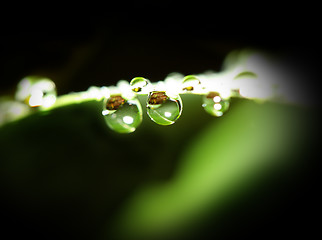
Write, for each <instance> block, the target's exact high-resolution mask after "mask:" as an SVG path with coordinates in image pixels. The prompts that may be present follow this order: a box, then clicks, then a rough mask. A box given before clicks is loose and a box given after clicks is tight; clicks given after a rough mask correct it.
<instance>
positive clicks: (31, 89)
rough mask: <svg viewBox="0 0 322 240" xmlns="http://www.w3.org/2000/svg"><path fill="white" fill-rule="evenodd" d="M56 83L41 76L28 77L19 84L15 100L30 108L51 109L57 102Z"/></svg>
mask: <svg viewBox="0 0 322 240" xmlns="http://www.w3.org/2000/svg"><path fill="white" fill-rule="evenodd" d="M56 97H57V93H56V86H55V83H54V82H53V81H52V80H50V79H48V78H46V77H39V76H28V77H25V78H23V79H22V80H21V81H20V82H19V83H18V89H17V92H16V95H15V98H16V99H17V100H19V101H23V102H25V103H26V104H28V105H29V106H30V107H39V106H42V107H50V106H52V105H53V104H54V103H55V102H56Z"/></svg>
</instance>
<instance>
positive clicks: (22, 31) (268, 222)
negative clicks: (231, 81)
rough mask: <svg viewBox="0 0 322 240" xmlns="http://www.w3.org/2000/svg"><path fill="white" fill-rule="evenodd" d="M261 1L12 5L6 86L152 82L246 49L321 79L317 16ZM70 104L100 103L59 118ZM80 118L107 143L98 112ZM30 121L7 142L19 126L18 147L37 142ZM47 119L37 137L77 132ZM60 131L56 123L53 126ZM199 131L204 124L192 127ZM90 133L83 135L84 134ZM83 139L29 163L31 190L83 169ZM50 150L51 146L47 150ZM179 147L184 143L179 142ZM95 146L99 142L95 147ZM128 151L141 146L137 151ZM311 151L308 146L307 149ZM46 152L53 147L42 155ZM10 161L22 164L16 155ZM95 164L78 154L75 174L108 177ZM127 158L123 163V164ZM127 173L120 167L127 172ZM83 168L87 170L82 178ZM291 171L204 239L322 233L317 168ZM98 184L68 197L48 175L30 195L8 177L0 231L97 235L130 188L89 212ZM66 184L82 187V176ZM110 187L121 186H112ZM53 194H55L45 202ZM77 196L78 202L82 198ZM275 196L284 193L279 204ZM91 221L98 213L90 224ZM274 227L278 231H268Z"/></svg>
mask: <svg viewBox="0 0 322 240" xmlns="http://www.w3.org/2000/svg"><path fill="white" fill-rule="evenodd" d="M208 7H209V6H208ZM265 7H266V6H259V7H258V8H256V10H252V9H246V10H243V11H242V10H240V11H238V8H237V11H236V12H237V14H236V13H235V12H234V11H231V9H230V8H227V7H226V8H218V9H214V10H212V9H210V10H206V9H207V6H203V7H201V8H198V9H193V8H191V9H189V10H186V9H184V8H182V9H181V8H178V9H173V8H172V7H163V6H156V7H154V8H153V10H150V9H147V8H145V7H133V8H132V9H126V10H121V11H120V10H111V9H109V10H107V11H106V12H104V11H103V13H98V12H91V13H89V12H84V13H82V14H81V13H78V14H76V15H77V16H74V15H72V14H70V15H69V14H66V13H61V12H60V11H54V12H50V11H49V10H48V9H49V8H50V7H48V8H42V9H41V10H38V11H23V12H24V13H23V14H21V12H13V14H11V15H10V17H8V18H4V17H3V18H2V19H1V30H0V32H1V41H0V44H1V46H0V52H1V55H0V60H1V71H0V79H1V90H0V93H1V95H6V94H13V93H14V91H15V86H16V84H17V83H18V81H19V80H20V79H21V78H22V77H24V76H26V75H34V74H36V75H44V76H48V77H49V78H51V79H53V80H54V82H55V83H56V85H57V89H58V94H66V93H69V92H71V91H82V90H86V89H87V88H88V87H89V86H91V85H97V86H101V85H107V86H108V85H113V84H116V82H117V81H118V80H120V79H125V80H130V79H132V78H133V77H135V76H144V77H147V78H149V79H150V80H151V81H159V80H162V79H164V77H165V76H166V75H167V74H169V73H171V72H174V71H175V72H180V73H183V74H194V73H202V72H204V71H207V70H216V71H219V70H220V67H221V64H222V61H223V59H224V57H225V56H226V55H227V54H228V53H229V52H230V51H232V50H235V49H243V48H248V47H250V48H255V49H258V50H263V51H266V52H268V53H270V54H272V55H274V56H280V57H283V58H285V59H290V60H292V62H294V68H296V69H298V68H301V69H303V71H304V72H307V73H308V75H309V76H310V78H309V80H308V82H307V84H308V85H310V84H313V82H314V83H315V82H316V77H317V74H316V72H317V71H316V67H317V66H318V60H319V58H318V56H319V55H318V54H317V52H318V50H319V48H320V45H318V44H317V43H318V41H317V40H318V39H317V34H316V33H317V32H318V29H317V28H316V22H315V18H316V17H315V15H314V13H312V12H311V13H312V14H309V15H306V16H305V20H303V18H304V17H303V16H302V14H304V12H307V13H308V11H307V10H306V9H305V8H303V9H302V8H300V7H298V8H297V9H295V10H294V9H292V8H285V9H280V8H279V7H276V8H272V9H270V8H268V9H267V8H265ZM264 9H266V11H267V12H265V11H264ZM73 10H74V11H73V13H75V12H77V11H76V9H73ZM67 13H69V12H67ZM219 13H220V14H219ZM299 16H300V17H299ZM312 76H313V78H312ZM89 107H90V106H89ZM84 109H85V108H84ZM88 109H90V108H88ZM64 111H65V112H64ZM70 111H79V112H80V116H82V117H84V114H85V113H90V112H91V111H92V112H94V111H95V110H86V111H88V112H86V111H85V110H82V109H81V108H76V109H75V108H73V109H68V108H67V109H65V110H62V111H59V112H58V114H61V116H62V118H61V119H64V121H66V120H68V119H66V116H65V115H66V113H69V112H70ZM83 111H84V112H83ZM67 115H68V114H67ZM74 120H75V118H71V119H70V121H74ZM82 121H89V122H90V124H92V125H90V124H89V125H90V126H91V129H90V130H92V131H94V132H95V131H96V132H95V134H96V135H95V137H96V138H97V137H99V138H101V139H100V142H101V144H102V146H103V145H104V144H105V143H106V141H107V140H104V137H105V135H104V134H102V133H100V132H99V131H100V128H99V127H96V125H95V124H97V123H94V122H93V121H94V120H93V118H91V117H88V118H86V119H82V120H80V122H79V123H77V122H76V123H75V129H77V126H79V128H81V127H82V126H84V125H83V122H82ZM28 124H30V126H31V127H33V123H32V118H31V119H30V120H29V122H26V125H25V126H22V127H21V128H19V127H13V128H12V129H10V128H9V130H6V132H4V133H3V134H4V135H3V136H2V140H3V141H5V140H6V139H8V140H11V141H13V143H12V144H14V141H15V140H14V139H13V138H12V137H10V135H9V134H10V131H13V132H14V133H15V134H16V135H14V136H19V134H18V133H19V131H21V132H22V134H21V139H19V144H23V142H24V141H33V139H32V137H31V139H29V140H28V139H26V136H32V133H31V132H29V131H28V126H29V125H28ZM42 124H43V125H40V127H38V129H39V130H38V131H39V132H38V133H37V136H39V135H41V131H49V132H51V133H52V134H55V133H56V134H62V133H63V132H64V131H67V132H68V135H69V136H70V135H72V134H73V130H68V129H67V127H66V126H62V125H60V124H63V121H58V122H57V123H56V125H55V123H52V122H51V124H50V125H49V126H47V125H46V123H44V121H42ZM87 125H88V123H87ZM26 128H27V129H26ZM50 129H51V130H50ZM53 129H54V130H53ZM55 129H56V130H55ZM57 129H60V130H59V131H58V132H57ZM197 130H198V128H196V130H195V131H197ZM76 131H77V130H75V134H76ZM5 134H8V136H7V137H8V138H5ZM84 134H85V135H86V133H84ZM85 135H84V136H83V137H84V138H86V137H88V136H87V135H86V136H85ZM143 136H144V137H146V135H142V136H140V135H139V137H140V139H141V140H142V138H143ZM136 137H137V135H136ZM113 138H116V140H114V143H113V144H114V146H115V148H116V149H122V146H123V144H124V142H125V143H126V144H127V146H129V145H130V143H131V141H132V140H133V139H134V137H133V139H131V138H129V139H126V140H124V139H122V138H119V137H117V136H113ZM81 139H82V138H81ZM44 140H46V137H44ZM47 140H48V139H47ZM145 141H147V140H145ZM77 143H79V144H80V145H78V146H77V144H76V143H74V144H73V145H72V147H70V146H67V144H68V141H62V143H61V144H58V145H54V146H53V148H54V149H53V151H54V152H55V151H56V150H57V151H58V152H59V153H57V154H53V157H52V159H54V157H57V156H60V155H59V154H62V153H61V152H62V151H63V149H65V148H66V149H73V150H72V151H68V152H66V154H67V156H64V157H62V158H60V160H59V161H60V162H58V163H54V164H53V163H50V164H53V165H50V164H49V165H48V164H45V165H42V163H41V162H40V158H37V159H36V160H35V162H34V163H33V164H35V165H34V167H31V169H36V172H35V174H34V176H35V177H34V178H33V177H32V172H31V173H30V172H28V173H30V174H31V177H27V179H29V182H28V183H26V186H25V187H30V185H27V184H31V188H32V187H33V186H34V189H32V190H31V191H32V193H35V192H37V189H38V188H39V189H42V188H41V185H39V183H38V181H39V179H43V178H45V177H44V176H43V175H46V174H47V173H48V172H49V173H50V172H51V171H52V170H50V169H51V168H52V167H53V168H56V169H57V171H61V169H71V168H74V166H77V161H78V159H73V158H72V156H73V155H72V153H71V152H74V151H76V152H77V151H80V154H82V147H85V146H83V145H82V144H84V142H82V141H79V142H77ZM65 144H66V145H65ZM118 144H119V145H118ZM315 144H317V142H316V141H314V144H313V146H315ZM310 145H311V144H310ZM49 147H50V146H47V148H46V149H48V148H49ZM176 147H179V145H175V146H174V147H173V148H176ZM87 148H88V146H87ZM89 148H93V149H99V146H95V147H94V146H91V147H89ZM131 150H132V151H135V148H134V147H133V149H131ZM17 151H19V150H17ZM102 151H104V149H102ZM310 151H311V149H309V150H308V152H310ZM33 152H36V153H37V154H38V155H37V156H39V151H37V150H33ZM41 154H44V155H45V154H47V153H46V152H43V153H42V152H40V155H41ZM80 154H79V155H80ZM31 155H32V154H31ZM85 155H86V154H85ZM15 156H17V154H16V155H15ZM68 156H69V157H70V158H68ZM116 156H117V155H116ZM312 156H313V154H312ZM303 157H304V154H303V155H301V156H299V158H303ZM310 158H311V155H310ZM4 159H7V160H8V159H10V157H8V156H7V158H4ZM66 159H73V160H72V162H69V163H66V162H64V161H65V160H66ZM13 160H14V162H18V163H19V161H18V160H19V159H13ZM120 161H121V163H124V161H125V162H126V163H127V164H128V163H129V162H128V161H127V160H122V159H120ZM142 161H143V162H139V163H137V162H136V164H132V165H130V166H129V168H128V169H125V170H123V171H124V172H126V171H129V172H131V171H133V169H139V170H140V171H142V169H144V166H146V162H144V161H145V160H142ZM94 163H95V164H96V166H93V165H92V166H91V167H92V168H93V169H90V170H89V173H88V172H87V171H86V173H83V172H82V171H84V169H86V168H87V167H88V165H87V162H86V161H85V160H84V159H82V160H81V161H80V164H81V166H79V171H80V172H82V173H79V172H78V175H77V176H78V178H76V179H84V180H89V179H92V177H93V176H95V175H99V176H101V175H102V176H103V175H104V173H103V172H98V173H97V170H98V168H99V166H102V165H105V164H106V163H103V160H97V161H95V162H94ZM121 163H120V166H122V164H121ZM9 165H10V164H9ZM170 165H171V164H170ZM5 166H7V165H5ZM120 166H118V167H119V168H115V166H114V168H112V169H120ZM7 167H8V166H7ZM9 167H10V166H9ZM306 167H307V166H306ZM4 169H5V168H4ZM170 169H171V168H170ZM67 171H68V170H67ZM18 172H19V171H18ZM22 172H23V171H22ZM124 172H123V173H121V174H123V175H124V174H125V173H124ZM169 172H170V173H169ZM87 173H88V174H89V175H86V174H87ZM84 174H85V175H84ZM109 174H110V176H109V178H108V179H113V177H115V178H117V173H114V174H113V173H112V172H109ZM168 174H170V175H171V171H168V172H167V171H164V172H162V173H161V174H160V175H159V176H156V177H155V176H154V177H150V178H151V179H153V178H161V179H162V178H167V177H169V176H168ZM294 174H295V176H291V177H290V178H282V179H283V181H282V183H280V182H279V179H280V178H277V180H276V182H272V183H270V184H272V186H277V185H279V184H281V187H280V189H279V190H278V191H273V190H272V189H276V188H275V187H269V186H268V187H267V189H268V191H267V192H265V191H263V192H261V194H260V198H261V199H259V200H258V202H263V201H262V200H263V199H265V198H266V197H267V198H268V200H266V201H264V202H265V203H262V204H258V205H256V204H254V203H256V196H257V197H258V195H256V194H255V193H254V194H255V195H250V196H253V198H252V197H250V198H252V199H254V200H253V201H252V204H250V205H251V206H248V207H246V209H247V211H246V210H243V209H245V208H244V207H245V206H247V204H249V203H247V199H249V198H247V199H245V200H244V202H241V203H240V205H238V206H235V208H232V209H231V213H230V214H226V215H225V216H223V217H222V226H218V225H216V227H214V226H212V224H211V222H212V221H211V219H209V225H207V224H205V227H204V229H203V230H202V231H200V233H199V236H200V239H202V238H206V236H210V235H212V234H214V235H216V234H217V235H219V236H221V239H225V238H227V239H229V237H239V238H242V237H248V238H252V237H253V239H258V237H257V236H258V235H257V234H258V233H261V234H263V235H264V236H270V237H271V238H272V237H278V236H284V237H288V236H289V234H290V235H292V236H296V235H298V234H300V235H301V236H303V237H304V236H305V235H306V234H308V235H310V234H311V233H312V232H314V230H316V226H315V225H314V221H315V220H313V216H314V215H315V211H317V209H316V207H315V206H317V205H316V204H315V201H316V200H315V198H316V197H315V193H316V192H317V191H318V190H317V189H315V187H314V186H315V184H316V183H315V182H316V181H317V179H316V176H315V175H313V174H312V173H311V168H309V169H306V168H304V169H303V171H302V172H295V173H294ZM134 175H135V174H134ZM82 177H83V178H82ZM3 178H4V180H6V179H10V177H8V176H3ZM22 179H24V177H22ZM30 179H31V180H30ZM45 179H46V178H45ZM132 179H136V182H135V183H133V185H131V184H129V183H127V184H125V185H126V187H124V186H123V188H121V189H131V188H132V187H134V186H137V185H139V184H140V183H142V181H144V180H146V179H144V178H143V179H142V178H140V177H138V176H134V177H132ZM148 179H149V178H148ZM287 179H291V180H287ZM62 181H63V179H62ZM140 181H141V182H140ZM288 181H289V182H288ZM17 182H19V179H18V180H17ZM99 182H100V178H94V179H92V181H89V182H88V183H87V185H86V186H85V188H84V189H83V190H80V191H78V190H75V194H74V195H68V194H67V195H68V196H71V198H70V199H60V197H62V196H64V194H65V193H64V192H61V191H63V190H57V194H56V195H55V193H50V192H49V191H54V190H53V189H55V186H60V185H59V183H51V184H52V185H50V184H49V183H47V182H46V183H44V187H46V186H47V187H48V186H49V190H48V192H47V191H46V190H43V189H42V190H41V192H40V193H39V194H40V195H39V196H36V195H31V197H30V195H28V194H27V193H24V189H23V187H24V185H22V186H20V187H21V188H22V189H20V187H19V186H18V187H17V186H15V185H14V183H10V184H6V183H5V182H3V185H4V187H3V190H2V193H3V197H2V199H3V203H2V207H3V214H2V218H3V220H4V221H5V222H6V224H5V225H4V228H3V230H6V231H4V232H6V233H7V234H12V236H18V235H19V236H32V237H35V238H41V239H47V238H50V236H51V237H53V238H55V239H61V238H64V237H68V238H70V239H76V238H78V239H95V237H96V236H95V234H97V231H98V229H100V227H101V225H100V224H103V222H104V221H105V220H106V216H107V215H108V216H109V215H113V209H114V208H117V204H119V203H120V202H121V201H122V200H123V199H124V198H126V196H127V194H128V193H129V192H128V190H127V191H125V190H124V192H118V193H115V196H114V197H113V198H112V199H110V200H109V201H108V204H107V205H108V206H107V207H106V208H104V211H105V212H100V211H99V210H97V209H86V208H85V207H84V206H86V207H88V206H90V207H92V206H98V208H99V207H100V206H101V207H102V206H104V203H103V202H101V201H100V199H104V200H106V199H108V198H109V197H108V196H107V195H106V196H101V194H102V192H103V191H102V189H103V188H104V187H105V186H104V185H102V186H98V187H96V188H95V189H94V190H92V191H91V187H92V186H93V185H96V184H98V183H99ZM12 184H13V185H12ZM48 184H49V185H48ZM70 184H71V186H74V185H75V186H76V187H77V186H79V184H78V183H70ZM73 184H74V185H73ZM270 184H268V185H270ZM12 186H14V187H12ZM66 189H69V188H68V187H67V188H66ZM71 189H72V188H71ZM112 190H115V189H114V188H112ZM26 191H27V190H26ZM120 191H121V190H120ZM27 192H28V191H27ZM106 194H108V193H106ZM21 196H23V197H26V196H27V200H26V202H24V203H23V204H22V201H20V197H21ZM52 196H54V197H57V199H51V200H48V199H49V198H50V197H52ZM91 196H93V198H91ZM33 197H34V198H35V199H36V200H37V201H39V203H40V205H39V203H33ZM78 198H79V199H80V200H79V202H77V199H78ZM39 199H40V200H39ZM276 199H283V200H281V201H276ZM28 201H29V202H28ZM272 202H273V203H272ZM42 203H43V204H44V205H43V206H42V205H41V204H42ZM48 204H49V205H48ZM265 204H267V205H265ZM240 206H242V207H240ZM266 207H267V208H266ZM272 209H274V210H273V211H272ZM79 211H82V213H79ZM246 215H247V217H246V218H245V216H246ZM51 216H53V217H51ZM57 219H60V220H59V221H58V220H57ZM61 219H63V220H62V221H61ZM88 219H92V220H91V221H88ZM306 220H307V222H305V221H306ZM60 221H61V222H60ZM71 222H73V223H71ZM89 222H90V223H91V224H89ZM272 222H274V224H273V223H272ZM284 223H285V225H284ZM305 223H307V224H305ZM273 225H274V226H275V227H273ZM269 226H272V228H271V229H270V227H269ZM276 226H279V227H276ZM284 227H285V228H284ZM301 228H302V229H301ZM245 229H247V230H245ZM294 229H296V230H295V231H294ZM280 234H281V235H280Z"/></svg>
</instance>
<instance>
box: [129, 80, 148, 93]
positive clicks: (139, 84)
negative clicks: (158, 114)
mask: <svg viewBox="0 0 322 240" xmlns="http://www.w3.org/2000/svg"><path fill="white" fill-rule="evenodd" d="M148 84H149V80H148V79H146V78H144V77H135V78H133V79H132V80H131V82H130V86H131V89H132V91H133V92H141V91H142V89H143V88H144V87H146V86H147V85H148Z"/></svg>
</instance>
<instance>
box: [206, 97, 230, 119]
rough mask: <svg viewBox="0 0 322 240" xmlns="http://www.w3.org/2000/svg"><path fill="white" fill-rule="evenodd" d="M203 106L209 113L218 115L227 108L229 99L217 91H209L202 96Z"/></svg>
mask: <svg viewBox="0 0 322 240" xmlns="http://www.w3.org/2000/svg"><path fill="white" fill-rule="evenodd" d="M202 106H203V108H204V109H205V111H206V112H208V113H209V114H211V115H213V116H215V117H220V116H222V115H223V114H224V112H226V111H227V110H228V108H229V100H228V99H224V98H222V97H221V96H220V94H219V93H218V92H210V93H208V94H207V95H206V96H204V97H203V104H202Z"/></svg>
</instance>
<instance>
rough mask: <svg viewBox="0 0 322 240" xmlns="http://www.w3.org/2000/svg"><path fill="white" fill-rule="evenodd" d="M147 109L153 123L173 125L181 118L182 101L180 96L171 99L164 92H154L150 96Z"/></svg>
mask: <svg viewBox="0 0 322 240" xmlns="http://www.w3.org/2000/svg"><path fill="white" fill-rule="evenodd" d="M146 107H147V114H148V115H149V117H150V118H151V120H152V121H154V122H155V123H157V124H159V125H171V124H173V123H175V122H176V120H177V119H178V118H179V117H180V116H181V112H182V100H181V98H180V96H179V95H177V96H171V97H170V96H168V95H167V94H166V92H164V91H153V92H150V94H149V96H148V99H147V105H146Z"/></svg>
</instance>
